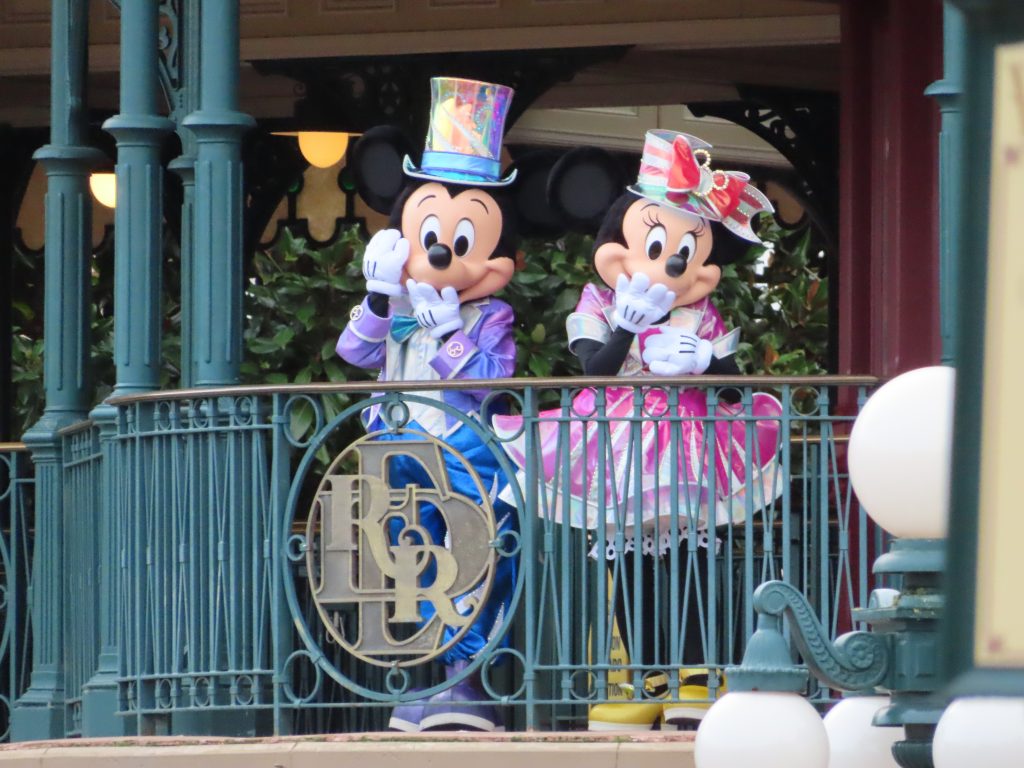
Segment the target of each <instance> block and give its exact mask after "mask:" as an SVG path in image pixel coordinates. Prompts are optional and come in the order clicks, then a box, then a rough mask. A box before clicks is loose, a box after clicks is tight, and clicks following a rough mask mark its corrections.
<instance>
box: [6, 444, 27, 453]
mask: <svg viewBox="0 0 1024 768" xmlns="http://www.w3.org/2000/svg"><path fill="white" fill-rule="evenodd" d="M27 450H28V446H27V445H25V443H0V453H8V452H10V453H24V452H25V451H27Z"/></svg>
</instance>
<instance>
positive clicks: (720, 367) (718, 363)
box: [704, 355, 743, 405]
mask: <svg viewBox="0 0 1024 768" xmlns="http://www.w3.org/2000/svg"><path fill="white" fill-rule="evenodd" d="M704 373H706V374H707V375H708V376H739V375H740V367H739V365H737V363H736V355H729V356H728V357H721V358H719V357H712V358H711V365H709V366H708V369H707V370H706V371H704ZM720 398H721V400H723V401H724V402H726V403H728V404H729V405H736V403H738V402H739V401H740V400H741V399H742V398H743V396H742V394H741V392H740V391H739V390H738V389H725V390H722V392H721V395H720Z"/></svg>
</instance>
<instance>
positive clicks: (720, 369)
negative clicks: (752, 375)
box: [704, 355, 740, 376]
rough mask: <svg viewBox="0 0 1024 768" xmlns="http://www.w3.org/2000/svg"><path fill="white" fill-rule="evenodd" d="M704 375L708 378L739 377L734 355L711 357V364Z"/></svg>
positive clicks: (738, 368)
mask: <svg viewBox="0 0 1024 768" xmlns="http://www.w3.org/2000/svg"><path fill="white" fill-rule="evenodd" d="M704 373H706V374H707V375H708V376H739V375H740V367H739V365H737V364H736V355H729V356H728V357H712V358H711V364H710V365H709V366H708V369H707V370H706V371H704Z"/></svg>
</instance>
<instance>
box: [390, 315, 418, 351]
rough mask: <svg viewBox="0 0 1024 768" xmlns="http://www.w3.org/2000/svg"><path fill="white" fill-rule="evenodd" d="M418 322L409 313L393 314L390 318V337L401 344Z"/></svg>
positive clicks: (412, 331) (412, 332) (413, 330)
mask: <svg viewBox="0 0 1024 768" xmlns="http://www.w3.org/2000/svg"><path fill="white" fill-rule="evenodd" d="M419 327H420V324H419V323H418V322H416V318H415V317H409V315H393V316H392V318H391V338H392V339H394V340H395V341H397V342H398V343H399V344H401V343H402V342H403V341H405V340H406V339H408V338H409V337H410V336H412V335H413V334H414V333H415V332H416V330H417V329H418V328H419Z"/></svg>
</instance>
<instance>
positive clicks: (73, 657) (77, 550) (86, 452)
mask: <svg viewBox="0 0 1024 768" xmlns="http://www.w3.org/2000/svg"><path fill="white" fill-rule="evenodd" d="M60 435H61V442H62V451H63V455H62V465H63V472H64V481H63V488H64V500H63V504H62V509H63V512H64V546H63V556H64V569H65V570H64V574H65V577H64V585H65V586H64V599H65V600H66V605H67V606H68V610H65V611H64V639H65V654H64V695H65V698H64V707H65V714H64V722H65V728H66V732H67V735H68V736H79V735H81V734H82V692H83V688H84V686H85V684H86V683H87V682H88V681H89V679H90V677H92V674H93V672H94V670H95V668H96V660H97V658H98V656H99V652H100V643H99V615H100V598H101V593H100V589H99V571H100V569H101V568H103V567H105V565H106V564H104V563H102V561H101V559H100V522H101V515H102V514H103V506H102V504H103V490H104V489H103V486H102V482H101V480H102V477H101V472H102V468H103V465H102V459H103V456H102V454H101V453H100V444H99V430H98V429H97V428H96V426H95V425H94V424H93V423H92V422H90V421H85V422H81V423H79V424H76V425H74V426H72V427H68V428H67V429H64V430H62V431H61V433H60Z"/></svg>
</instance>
